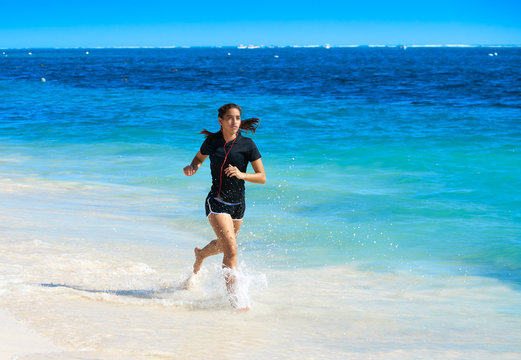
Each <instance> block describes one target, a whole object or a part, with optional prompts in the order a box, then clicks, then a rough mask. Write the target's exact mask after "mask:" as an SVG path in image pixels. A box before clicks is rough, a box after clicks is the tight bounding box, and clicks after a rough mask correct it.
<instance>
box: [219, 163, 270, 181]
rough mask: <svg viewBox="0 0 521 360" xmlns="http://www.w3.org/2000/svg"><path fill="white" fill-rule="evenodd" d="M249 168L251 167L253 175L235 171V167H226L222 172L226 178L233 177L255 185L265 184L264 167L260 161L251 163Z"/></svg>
mask: <svg viewBox="0 0 521 360" xmlns="http://www.w3.org/2000/svg"><path fill="white" fill-rule="evenodd" d="M251 166H252V167H253V171H255V173H254V174H250V173H243V172H241V171H239V169H237V167H235V166H232V165H228V167H227V168H226V169H224V172H225V174H226V175H227V176H230V177H232V176H235V177H236V178H238V179H241V180H244V181H248V182H252V183H256V184H264V183H265V182H266V173H265V172H264V165H262V160H261V159H257V160H255V161H252V162H251Z"/></svg>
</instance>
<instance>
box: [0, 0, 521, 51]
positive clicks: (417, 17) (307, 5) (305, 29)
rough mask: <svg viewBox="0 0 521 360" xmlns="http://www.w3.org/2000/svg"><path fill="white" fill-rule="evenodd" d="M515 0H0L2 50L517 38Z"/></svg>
mask: <svg viewBox="0 0 521 360" xmlns="http://www.w3.org/2000/svg"><path fill="white" fill-rule="evenodd" d="M519 18H521V0H510V1H506V0H496V1H481V0H474V1H467V0H463V1H458V0H452V1H446V0H437V1H433V0H423V1H422V0H416V1H411V0H395V1H384V0H366V1H365V2H363V0H358V1H351V0H344V1H332V0H315V1H309V0H301V1H284V0H278V1H276V0H264V1H262V0H261V1H247V0H241V1H221V2H217V1H196V0H192V1H191V2H189V0H184V1H176V0H171V1H158V0H147V1H143V0H141V1H131V0H127V1H110V0H105V1H100V0H90V1H81V2H77V3H76V2H75V1H74V0H67V1H63V0H41V1H23V0H19V1H9V0H0V48H29V47H98V46H101V47H111V46H226V45H230V46H234V45H239V44H256V45H261V44H263V45H311V44H318V45H321V44H331V45H350V44H518V45H521V21H519Z"/></svg>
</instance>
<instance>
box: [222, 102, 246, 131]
mask: <svg viewBox="0 0 521 360" xmlns="http://www.w3.org/2000/svg"><path fill="white" fill-rule="evenodd" d="M219 124H221V126H222V127H223V131H225V132H227V133H236V132H237V131H239V128H240V126H241V112H240V111H239V110H238V109H235V108H231V109H230V110H228V111H227V112H226V114H224V116H223V117H222V118H219Z"/></svg>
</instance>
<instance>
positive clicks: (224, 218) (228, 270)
mask: <svg viewBox="0 0 521 360" xmlns="http://www.w3.org/2000/svg"><path fill="white" fill-rule="evenodd" d="M208 220H209V221H210V224H211V225H212V228H213V230H214V232H215V234H216V235H217V240H218V243H219V247H220V249H221V250H222V252H223V265H222V267H223V270H224V271H225V272H224V280H225V281H226V288H227V290H228V294H229V295H230V301H231V302H232V305H233V306H236V304H235V303H234V301H233V300H232V298H233V296H234V294H235V281H236V278H235V274H234V273H233V271H234V270H235V269H236V268H237V240H236V239H237V236H236V231H237V232H238V230H240V227H241V224H242V221H233V220H232V218H231V216H230V215H228V214H210V215H209V216H208ZM234 223H236V224H234Z"/></svg>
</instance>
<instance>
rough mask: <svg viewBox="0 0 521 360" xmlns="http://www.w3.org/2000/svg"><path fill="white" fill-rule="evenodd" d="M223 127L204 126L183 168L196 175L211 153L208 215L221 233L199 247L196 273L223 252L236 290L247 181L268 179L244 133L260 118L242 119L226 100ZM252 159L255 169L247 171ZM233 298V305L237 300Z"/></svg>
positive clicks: (227, 274) (230, 289) (229, 280)
mask: <svg viewBox="0 0 521 360" xmlns="http://www.w3.org/2000/svg"><path fill="white" fill-rule="evenodd" d="M218 118H219V124H220V125H221V130H220V131H218V132H216V133H210V132H209V131H207V130H203V131H202V132H201V134H205V135H206V140H205V141H204V142H203V144H202V145H201V149H200V150H199V152H198V153H197V155H195V157H194V159H193V160H192V163H191V164H190V165H188V166H186V167H185V168H184V169H183V170H184V173H185V175H186V176H192V175H194V174H195V173H196V172H197V170H198V169H199V168H200V167H201V165H202V163H203V162H204V160H206V158H207V157H208V156H210V169H211V173H212V188H211V190H210V193H209V194H208V196H207V198H206V204H205V207H206V216H207V217H208V220H209V221H210V224H211V226H212V228H213V230H214V232H215V235H217V239H215V240H212V241H210V243H209V244H208V245H206V246H205V247H204V248H202V249H201V248H199V247H196V248H195V250H194V251H195V263H194V274H197V272H198V271H199V270H200V269H201V265H202V263H203V260H204V259H205V258H207V257H208V256H211V255H217V254H220V253H223V265H222V266H223V270H224V274H225V281H226V286H227V289H228V292H229V294H230V296H231V297H233V294H234V285H235V276H234V270H235V269H236V268H237V235H238V234H239V230H240V228H241V225H242V219H243V216H244V210H245V190H244V182H245V181H249V182H253V183H258V184H264V183H265V182H266V174H265V173H264V166H263V165H262V160H261V154H260V153H259V150H258V149H257V146H256V145H255V143H254V142H253V140H251V139H250V138H246V137H243V136H242V135H241V129H243V130H245V131H251V132H252V133H255V129H256V127H257V125H258V122H259V119H255V118H252V119H248V120H244V121H241V108H240V107H239V106H238V105H235V104H226V105H223V106H221V107H220V108H219V116H218ZM248 163H251V165H252V168H253V171H254V173H247V172H246V168H247V167H248ZM231 297H230V300H231V302H232V305H234V302H233V301H232V298H231Z"/></svg>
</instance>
